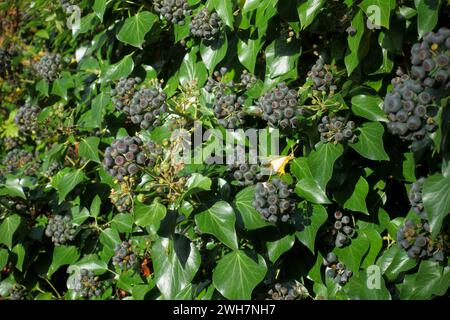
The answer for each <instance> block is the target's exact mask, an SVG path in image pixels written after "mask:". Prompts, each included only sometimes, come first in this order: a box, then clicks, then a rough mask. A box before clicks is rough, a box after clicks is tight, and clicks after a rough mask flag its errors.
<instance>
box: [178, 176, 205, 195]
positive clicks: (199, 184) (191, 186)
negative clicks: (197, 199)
mask: <svg viewBox="0 0 450 320" xmlns="http://www.w3.org/2000/svg"><path fill="white" fill-rule="evenodd" d="M211 184H212V181H211V179H210V178H208V177H205V176H203V175H201V174H200V173H193V174H192V175H191V176H190V177H189V179H188V180H187V181H186V186H185V187H186V191H185V193H184V195H183V196H184V198H185V197H188V196H190V195H192V194H194V193H197V192H201V191H208V190H211Z"/></svg>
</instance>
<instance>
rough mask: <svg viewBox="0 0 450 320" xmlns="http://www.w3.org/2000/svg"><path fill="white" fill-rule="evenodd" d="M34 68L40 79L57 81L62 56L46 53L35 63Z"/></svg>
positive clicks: (61, 66)
mask: <svg viewBox="0 0 450 320" xmlns="http://www.w3.org/2000/svg"><path fill="white" fill-rule="evenodd" d="M35 68H36V73H37V75H38V76H39V77H40V78H42V79H45V80H46V81H47V82H52V81H54V80H56V79H58V77H59V73H60V72H61V70H62V68H63V65H62V56H61V55H60V54H59V53H57V54H53V53H47V54H45V55H44V56H43V57H42V58H41V59H40V60H39V61H38V62H37V63H36V66H35Z"/></svg>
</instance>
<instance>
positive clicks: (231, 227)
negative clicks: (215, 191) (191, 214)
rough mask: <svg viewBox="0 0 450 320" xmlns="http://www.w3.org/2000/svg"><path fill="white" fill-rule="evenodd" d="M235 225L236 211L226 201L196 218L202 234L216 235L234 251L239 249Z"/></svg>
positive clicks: (216, 204)
mask: <svg viewBox="0 0 450 320" xmlns="http://www.w3.org/2000/svg"><path fill="white" fill-rule="evenodd" d="M235 223H236V215H235V214H234V210H233V208H232V207H231V206H230V205H229V204H228V203H227V202H225V201H219V202H217V203H215V204H214V205H213V206H212V207H211V208H209V209H208V210H206V211H203V212H201V213H199V214H197V215H196V216H195V224H196V225H197V226H198V228H199V229H200V231H201V232H204V233H208V234H212V235H214V236H215V237H216V238H217V239H219V240H220V241H221V242H222V243H223V244H225V245H227V246H228V247H229V248H231V249H233V250H237V249H238V242H237V235H236V230H235Z"/></svg>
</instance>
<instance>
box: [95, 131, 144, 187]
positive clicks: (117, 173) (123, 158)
mask: <svg viewBox="0 0 450 320" xmlns="http://www.w3.org/2000/svg"><path fill="white" fill-rule="evenodd" d="M147 160H148V159H147V156H146V155H145V153H144V152H143V150H142V140H141V139H139V138H138V137H130V136H126V137H123V138H119V139H115V140H114V141H113V142H112V143H111V146H109V147H107V148H106V150H105V158H104V159H103V168H104V169H105V170H106V171H108V173H109V174H110V175H111V176H113V177H116V179H117V180H118V181H120V182H121V181H124V180H129V179H130V177H133V176H135V175H136V174H137V173H138V172H139V171H140V166H143V165H145V164H146V163H147Z"/></svg>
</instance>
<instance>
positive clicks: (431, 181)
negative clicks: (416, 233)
mask: <svg viewBox="0 0 450 320" xmlns="http://www.w3.org/2000/svg"><path fill="white" fill-rule="evenodd" d="M422 198H423V203H424V206H425V211H426V212H427V214H428V220H429V221H428V222H429V224H430V228H431V236H432V237H433V238H434V237H436V236H437V234H438V233H439V231H440V230H441V227H442V222H443V221H444V219H445V217H446V216H447V215H448V214H449V213H450V177H444V176H443V175H441V174H440V173H436V174H434V175H432V176H430V177H428V178H427V179H426V180H425V184H424V186H423V190H422Z"/></svg>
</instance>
